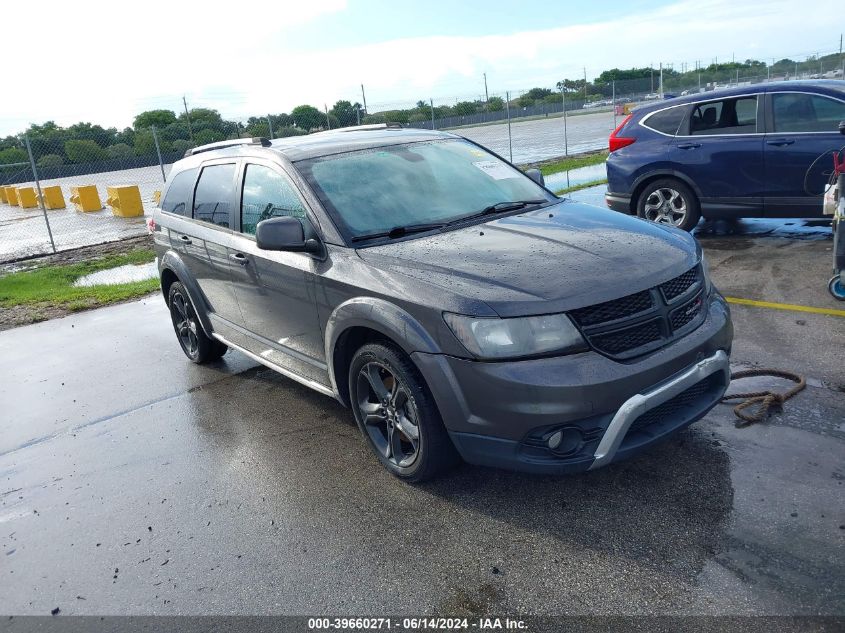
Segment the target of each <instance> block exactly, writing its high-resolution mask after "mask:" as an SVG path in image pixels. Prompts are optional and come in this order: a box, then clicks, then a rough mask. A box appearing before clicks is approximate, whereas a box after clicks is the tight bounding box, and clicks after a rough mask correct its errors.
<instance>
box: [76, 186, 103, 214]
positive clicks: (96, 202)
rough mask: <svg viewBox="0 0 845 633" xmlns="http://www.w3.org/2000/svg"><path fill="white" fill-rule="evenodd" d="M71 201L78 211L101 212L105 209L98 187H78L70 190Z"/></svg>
mask: <svg viewBox="0 0 845 633" xmlns="http://www.w3.org/2000/svg"><path fill="white" fill-rule="evenodd" d="M70 201H71V202H72V203H73V206H74V207H76V210H77V211H84V212H86V213H87V212H89V211H99V210H101V209H102V208H103V203H102V202H101V201H100V194H99V193H97V186H96V185H77V186H76V187H71V188H70Z"/></svg>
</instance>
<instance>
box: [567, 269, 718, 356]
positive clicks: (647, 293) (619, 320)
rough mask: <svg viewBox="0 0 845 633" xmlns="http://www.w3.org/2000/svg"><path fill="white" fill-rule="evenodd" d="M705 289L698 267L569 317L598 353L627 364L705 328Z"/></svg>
mask: <svg viewBox="0 0 845 633" xmlns="http://www.w3.org/2000/svg"><path fill="white" fill-rule="evenodd" d="M700 287H701V273H700V272H699V267H698V266H696V267H694V268H691V269H689V270H687V271H686V272H684V273H683V274H681V275H678V276H677V277H675V278H674V279H670V280H669V281H667V282H665V283H662V284H660V285H659V286H655V287H654V288H650V289H649V290H643V291H641V292H637V293H634V294H630V295H626V296H624V297H622V298H620V299H614V300H613V301H605V302H604V303H597V304H596V305H592V306H587V307H584V308H578V309H577V310H573V311H571V312H570V313H569V315H570V316H571V317H572V320H573V321H574V322H575V324H576V325H578V326H579V328H580V329H581V332H582V333H583V335H584V338H585V339H586V340H587V342H588V343H589V344H590V345H591V346H592V348H593V349H595V350H596V351H598V352H600V353H602V354H605V355H607V356H611V357H614V358H618V359H619V360H626V359H629V358H634V357H635V356H638V355H642V354H645V353H648V352H650V351H653V350H655V349H657V348H659V347H662V346H663V345H666V344H668V343H669V342H671V341H672V340H673V339H674V338H675V335H676V333H677V332H678V331H679V330H683V331H684V332H687V331H689V330H691V329H694V328H693V325H694V324H696V323H698V324H700V323H701V321H703V318H704V315H705V308H704V296H703V293H701V291H700ZM694 293H697V294H696V295H695V297H694V298H692V299H689V298H688V297H690V295H692V294H694ZM681 302H683V303H681ZM678 304H681V305H679V306H678ZM676 306H677V307H676Z"/></svg>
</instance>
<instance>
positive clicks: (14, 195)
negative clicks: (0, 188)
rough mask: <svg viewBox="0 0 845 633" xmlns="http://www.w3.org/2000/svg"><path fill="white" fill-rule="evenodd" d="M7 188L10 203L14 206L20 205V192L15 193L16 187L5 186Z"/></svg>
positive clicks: (7, 197)
mask: <svg viewBox="0 0 845 633" xmlns="http://www.w3.org/2000/svg"><path fill="white" fill-rule="evenodd" d="M4 189H5V190H6V200H7V201H8V202H9V204H10V205H12V206H13V207H16V206H18V194H17V193H15V188H14V187H4Z"/></svg>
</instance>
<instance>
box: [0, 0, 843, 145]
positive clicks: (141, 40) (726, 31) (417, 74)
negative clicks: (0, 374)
mask: <svg viewBox="0 0 845 633" xmlns="http://www.w3.org/2000/svg"><path fill="white" fill-rule="evenodd" d="M806 4H807V3H805V6H804V7H803V9H801V10H800V13H801V15H800V16H799V15H797V12H798V9H797V7H796V5H795V3H794V2H792V1H790V0H748V1H747V2H742V3H739V2H733V1H730V0H694V1H689V0H683V1H679V2H676V3H673V4H671V5H668V6H665V7H663V8H660V9H656V10H653V11H649V12H643V13H640V14H635V15H630V14H622V13H621V12H622V11H624V9H621V10H620V16H619V17H618V18H616V19H613V20H606V21H603V22H597V23H592V24H580V25H573V26H566V25H564V26H558V25H550V28H548V29H543V30H537V31H530V32H517V33H509V34H497V35H488V36H479V37H451V36H450V37H447V36H432V37H417V38H405V39H401V38H397V39H394V40H389V41H385V42H380V43H376V44H368V45H362V46H356V47H350V48H342V49H338V48H330V43H328V42H327V43H326V48H323V49H320V50H318V51H317V52H314V51H310V52H308V53H303V52H300V51H295V50H288V49H287V47H286V46H285V34H286V33H287V32H290V29H292V28H296V27H298V26H300V25H303V24H306V23H308V22H311V21H313V20H315V19H318V18H319V17H320V16H322V15H325V14H327V13H333V12H338V11H343V10H345V7H346V3H345V1H344V0H322V1H320V0H311V1H310V2H308V3H302V2H279V1H276V2H272V3H269V2H257V3H255V2H241V3H239V4H238V5H237V7H236V12H235V11H233V10H232V5H231V4H230V3H225V4H224V3H220V4H216V3H212V2H205V3H202V4H194V3H182V2H177V1H173V0H171V1H170V2H164V1H163V0H154V1H148V2H145V4H144V11H143V15H138V16H133V15H131V14H129V13H128V10H127V9H122V10H121V11H120V13H121V14H123V15H118V12H116V10H115V7H116V6H120V5H115V4H114V3H108V4H105V3H103V4H102V5H98V4H97V3H87V4H86V5H85V10H82V9H80V7H79V4H78V3H61V4H57V5H56V6H55V7H51V8H50V9H49V10H48V9H45V10H44V11H43V13H44V15H45V16H48V17H47V18H45V19H43V20H39V21H38V25H39V26H38V28H37V29H35V30H30V31H24V30H23V29H20V30H14V29H13V30H11V33H12V34H11V36H10V37H11V39H9V36H7V37H6V39H4V48H5V50H7V51H9V50H14V51H20V53H19V54H16V55H15V58H14V59H15V62H14V63H13V64H11V68H8V66H7V68H6V70H5V71H4V76H5V79H4V87H5V90H4V92H5V93H6V94H5V98H4V99H3V100H2V102H0V133H2V134H5V133H9V132H16V131H19V130H21V129H22V128H23V127H25V126H26V124H27V123H28V122H30V121H43V120H46V119H55V120H57V121H58V122H59V123H61V124H68V123H72V122H74V121H78V120H90V121H94V122H100V123H103V124H109V125H116V126H124V125H127V124H129V123H131V120H132V116H133V115H134V114H136V113H137V112H139V111H141V110H144V109H148V108H153V107H168V108H171V109H176V108H178V107H179V106H180V104H181V96H182V94H187V95H188V98H189V101H190V104H191V105H204V106H208V107H216V108H217V109H219V110H220V111H221V113H223V114H224V116H227V117H232V118H235V117H243V116H247V115H249V114H258V113H264V112H281V111H289V110H290V109H291V108H292V107H293V106H295V105H297V104H299V103H307V102H310V103H313V104H314V105H318V106H320V107H322V105H323V104H324V103H328V104H329V105H331V104H332V103H334V101H336V100H337V99H341V98H346V99H350V100H356V99H359V98H360V86H359V84H360V83H364V84H365V85H366V87H367V100H368V102H369V104H371V105H372V104H378V103H386V102H400V101H416V100H417V99H419V98H424V97H427V96H434V97H435V98H438V97H440V98H446V97H451V96H455V97H472V96H478V95H480V94H481V93H482V92H483V83H482V80H481V73H482V72H485V71H486V72H487V73H488V83H489V86H490V90H491V92H503V91H504V90H506V89H507V90H517V89H526V88H530V87H532V86H535V85H547V86H551V85H553V84H554V82H555V81H556V80H557V79H559V78H561V77H578V76H581V75H582V74H583V67H584V66H586V68H587V74H588V76H594V75H596V74H597V73H599V72H600V71H602V70H604V69H607V68H611V67H614V66H615V67H631V66H642V65H648V64H649V63H650V62H653V63H655V64H657V63H658V62H659V61H663V62H664V63H669V62H674V63H675V66H676V68H677V67H678V66H679V64H680V62H682V61H685V62H688V63H690V64H692V63H694V62H695V60H696V59H700V60H702V61H703V62H704V63H705V64H706V63H710V61H712V59H713V57H715V56H718V57H719V58H720V59H725V58H726V57H729V56H730V54H731V53H735V54H736V56H737V59H745V58H746V57H758V58H759V57H762V58H771V57H772V56H775V57H777V58H781V57H784V56H788V55H792V56H797V55H800V54H807V53H813V52H816V51H819V52H830V51H831V50H833V49H834V47H835V46H837V45H838V36H839V28H838V26H837V25H836V24H835V21H833V20H829V19H827V18H826V17H825V16H830V15H836V14H837V10H838V5H836V4H835V3H834V2H833V1H832V0H818V1H816V2H814V3H812V4H813V5H814V6H813V7H812V8H811V7H808V6H806ZM13 6H14V5H9V7H6V10H5V11H4V16H3V21H4V23H5V24H17V23H25V22H26V21H31V18H30V19H29V20H25V19H24V16H23V14H24V11H23V10H22V9H14V8H13ZM123 6H126V7H128V6H131V5H123ZM525 10H528V9H525ZM16 11H17V12H18V13H19V15H16V14H15V12H16ZM26 13H28V12H26ZM229 15H231V16H232V19H228V18H227V16H229ZM98 16H105V17H98ZM236 16H249V18H248V19H241V20H239V19H238V18H237V17H236ZM814 16H817V17H814ZM799 18H800V19H799ZM5 31H6V32H8V31H9V29H5ZM9 86H16V90H13V91H10V90H9V88H8V87H9ZM48 86H49V88H47V87H48ZM45 90H47V94H46V95H45V92H44V91H45ZM55 95H59V96H58V97H56V96H55Z"/></svg>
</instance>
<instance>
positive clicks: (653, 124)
mask: <svg viewBox="0 0 845 633" xmlns="http://www.w3.org/2000/svg"><path fill="white" fill-rule="evenodd" d="M686 113H687V108H686V107H683V106H679V107H676V108H669V109H668V110H661V111H660V112H655V113H654V114H652V115H651V116H650V117H648V118H647V119H646V120H645V121H643V125H644V126H646V127H647V128H651V129H652V130H655V131H657V132H662V133H663V134H669V135H671V136H675V134H677V133H678V128H679V127H680V126H681V123H682V122H683V120H684V115H685V114H686Z"/></svg>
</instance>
